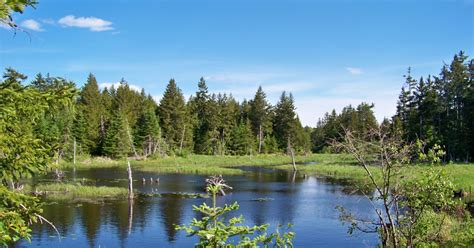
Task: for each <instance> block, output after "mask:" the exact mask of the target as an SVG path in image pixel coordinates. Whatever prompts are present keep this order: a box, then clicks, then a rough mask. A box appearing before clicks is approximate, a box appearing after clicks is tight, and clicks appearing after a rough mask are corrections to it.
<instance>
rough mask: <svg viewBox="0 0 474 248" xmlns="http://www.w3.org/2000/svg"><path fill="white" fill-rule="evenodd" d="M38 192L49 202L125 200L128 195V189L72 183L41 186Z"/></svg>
mask: <svg viewBox="0 0 474 248" xmlns="http://www.w3.org/2000/svg"><path fill="white" fill-rule="evenodd" d="M35 189H36V192H41V193H42V194H43V195H44V197H45V198H46V199H49V200H63V201H70V200H81V199H94V200H99V199H111V198H114V199H125V198H126V197H127V195H128V190H127V189H126V188H118V187H105V186H100V187H96V186H85V185H80V184H70V183H49V184H39V185H37V186H36V187H35Z"/></svg>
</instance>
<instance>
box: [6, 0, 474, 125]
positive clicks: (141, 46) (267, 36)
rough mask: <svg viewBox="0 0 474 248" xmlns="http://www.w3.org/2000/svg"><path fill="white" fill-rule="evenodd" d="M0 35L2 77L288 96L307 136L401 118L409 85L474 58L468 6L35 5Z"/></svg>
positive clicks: (452, 1) (342, 2)
mask: <svg viewBox="0 0 474 248" xmlns="http://www.w3.org/2000/svg"><path fill="white" fill-rule="evenodd" d="M14 19H15V22H16V23H18V24H19V25H20V27H21V28H22V29H23V30H24V31H17V32H16V33H15V32H13V31H12V30H11V29H8V28H7V27H5V26H0V68H6V67H12V68H14V69H16V70H18V71H19V72H21V73H24V74H26V75H28V76H29V79H32V78H33V77H34V76H35V75H36V74H37V73H40V72H41V73H43V74H46V73H50V75H52V76H60V77H64V78H67V79H70V80H72V81H74V82H75V83H76V84H77V85H78V86H79V87H81V86H83V85H84V83H85V81H86V79H87V76H88V74H89V73H92V74H94V75H95V76H96V78H97V80H98V82H99V84H100V85H101V87H106V86H110V85H112V84H115V83H117V82H118V81H120V80H121V79H122V78H124V79H125V80H126V81H127V82H128V83H129V84H130V85H132V86H133V87H136V88H137V89H141V88H144V89H145V91H146V92H147V93H149V94H151V95H152V96H153V97H154V98H155V99H156V100H159V99H160V98H161V96H162V94H163V92H164V89H165V87H166V84H167V83H168V81H169V79H170V78H174V79H175V80H176V82H177V84H178V86H179V87H180V88H181V89H182V91H183V93H184V95H185V97H186V98H188V97H189V96H191V95H192V94H194V93H195V92H196V90H197V82H198V81H199V78H200V77H204V78H205V79H206V82H207V85H208V87H209V91H210V92H213V93H214V92H215V93H217V92H223V93H232V95H233V96H234V97H235V98H237V99H238V100H239V101H242V100H243V99H251V98H253V96H254V94H255V92H256V90H257V88H258V86H262V88H263V90H264V91H265V92H266V94H267V97H268V100H269V101H270V102H271V103H272V104H275V103H276V102H277V101H278V98H279V96H280V95H281V93H282V91H287V92H291V93H292V94H293V96H294V98H295V104H296V107H297V113H298V116H299V117H300V119H301V121H302V123H303V125H309V126H315V125H316V123H317V121H318V118H321V117H323V116H324V113H325V112H328V111H331V110H332V109H336V111H338V112H340V111H341V109H342V108H343V107H344V106H346V105H348V104H352V105H358V104H359V103H361V102H368V103H374V104H375V107H374V111H375V115H376V117H377V119H378V120H379V121H382V120H383V118H384V117H391V116H392V115H393V114H394V113H395V106H396V101H397V97H398V94H399V92H400V89H401V87H402V85H403V83H404V78H403V75H405V74H406V72H407V68H408V67H411V68H412V75H413V76H414V77H416V78H418V77H421V76H427V75H428V74H431V75H438V74H439V72H440V69H441V67H442V66H443V64H444V63H449V62H450V61H451V59H452V57H453V55H454V54H455V53H457V52H459V51H460V50H463V51H465V52H466V53H467V55H471V56H474V54H473V48H474V47H473V44H474V1H472V0H459V1H458V0H443V1H441V0H438V1H437V0H431V1H428V0H426V1H425V0H418V1H415V0H411V1H409V0H398V1H387V0H379V1H375V0H358V1H356V0H354V1H351V0H332V1H330V0H313V1H309V0H273V1H269V0H240V1H236V0H155V1H152V0H147V1H145V0H133V1H132V0H130V1H124V0H122V1H111V0H100V1H99V0H82V1H77V0H40V1H39V5H38V6H37V8H36V9H32V8H29V9H27V10H26V11H25V13H24V14H22V15H15V16H14Z"/></svg>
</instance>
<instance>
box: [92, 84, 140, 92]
mask: <svg viewBox="0 0 474 248" xmlns="http://www.w3.org/2000/svg"><path fill="white" fill-rule="evenodd" d="M112 86H114V88H115V89H117V88H118V87H120V86H121V84H120V82H116V83H110V82H103V83H100V84H99V87H100V88H102V89H103V88H111V87H112ZM128 87H130V89H132V90H134V91H136V92H141V91H142V87H140V86H138V85H134V84H128Z"/></svg>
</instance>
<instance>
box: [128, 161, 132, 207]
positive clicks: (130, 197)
mask: <svg viewBox="0 0 474 248" xmlns="http://www.w3.org/2000/svg"><path fill="white" fill-rule="evenodd" d="M127 162H128V168H127V172H128V199H133V178H132V167H130V161H127Z"/></svg>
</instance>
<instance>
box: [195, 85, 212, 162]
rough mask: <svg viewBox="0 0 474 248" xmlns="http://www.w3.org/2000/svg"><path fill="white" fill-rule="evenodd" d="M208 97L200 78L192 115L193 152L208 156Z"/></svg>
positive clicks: (209, 148) (209, 151)
mask: <svg viewBox="0 0 474 248" xmlns="http://www.w3.org/2000/svg"><path fill="white" fill-rule="evenodd" d="M209 103H210V96H209V92H208V89H207V85H206V81H205V80H204V78H202V77H201V79H200V80H199V83H198V91H197V92H196V97H195V98H194V113H195V115H196V121H197V123H196V126H195V128H194V152H196V153H198V154H210V153H211V152H212V149H211V148H212V147H211V144H210V140H211V125H212V124H211V116H210V114H211V113H210V112H211V108H210V105H209Z"/></svg>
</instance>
